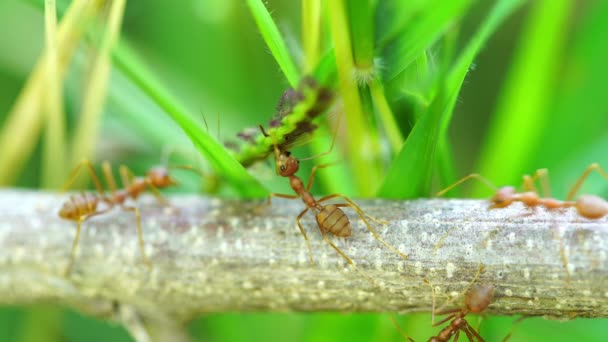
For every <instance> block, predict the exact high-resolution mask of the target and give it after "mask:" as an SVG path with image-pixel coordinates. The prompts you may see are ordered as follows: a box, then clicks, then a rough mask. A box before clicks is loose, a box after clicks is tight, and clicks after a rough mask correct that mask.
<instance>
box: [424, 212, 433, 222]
mask: <svg viewBox="0 0 608 342" xmlns="http://www.w3.org/2000/svg"><path fill="white" fill-rule="evenodd" d="M432 219H433V214H431V213H426V214H424V215H422V221H426V222H429V221H431V220H432Z"/></svg>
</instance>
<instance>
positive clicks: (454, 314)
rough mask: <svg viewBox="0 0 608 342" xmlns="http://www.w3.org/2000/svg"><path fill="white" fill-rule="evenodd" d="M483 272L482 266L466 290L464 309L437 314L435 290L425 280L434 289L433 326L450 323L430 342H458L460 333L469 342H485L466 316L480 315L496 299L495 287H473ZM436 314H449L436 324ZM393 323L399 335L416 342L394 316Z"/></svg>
mask: <svg viewBox="0 0 608 342" xmlns="http://www.w3.org/2000/svg"><path fill="white" fill-rule="evenodd" d="M483 271H484V267H483V265H482V266H480V267H479V270H478V271H477V274H476V275H475V277H474V278H473V280H472V281H471V283H469V285H468V286H467V288H466V289H465V292H464V293H465V297H464V307H463V308H455V309H448V310H440V311H439V312H437V313H436V312H435V288H434V287H433V285H432V284H431V283H430V281H428V280H427V279H424V281H425V283H427V284H428V285H429V286H431V289H432V295H433V307H432V311H431V312H432V318H431V321H432V323H431V324H432V326H433V327H436V326H439V325H441V324H443V323H446V322H448V321H450V324H449V325H448V326H446V327H445V328H443V329H441V331H440V332H439V333H438V334H437V335H435V336H432V337H431V338H429V340H428V341H429V342H447V341H449V340H451V339H452V338H454V342H455V341H458V338H459V337H460V332H464V333H465V335H466V336H467V338H468V340H469V341H475V340H477V341H479V342H484V341H485V340H484V339H483V338H482V337H481V335H479V333H478V332H477V331H475V329H473V327H472V326H471V325H470V324H469V322H467V320H466V319H465V316H466V315H468V314H469V313H475V314H478V313H481V312H483V311H484V310H485V309H486V308H487V307H488V306H489V305H490V304H491V303H492V300H493V299H494V286H493V285H482V284H480V285H473V284H474V283H475V281H477V278H478V277H479V275H480V274H481V273H482V272H483ZM435 314H439V315H444V314H448V316H447V317H445V318H444V319H442V320H441V321H439V322H436V323H435ZM391 321H392V322H393V325H394V326H395V327H396V328H397V330H398V331H399V333H400V334H401V335H402V336H403V337H404V338H405V339H407V340H408V341H410V342H414V340H413V339H412V338H411V337H409V336H407V335H406V334H405V333H404V332H403V331H402V330H401V328H400V327H399V325H398V324H397V322H396V321H395V319H394V317H392V316H391Z"/></svg>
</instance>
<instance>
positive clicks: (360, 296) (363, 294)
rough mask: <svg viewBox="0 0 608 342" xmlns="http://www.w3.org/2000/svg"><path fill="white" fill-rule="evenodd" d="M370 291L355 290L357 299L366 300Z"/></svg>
mask: <svg viewBox="0 0 608 342" xmlns="http://www.w3.org/2000/svg"><path fill="white" fill-rule="evenodd" d="M369 296H370V293H369V292H366V291H357V299H358V300H359V301H363V300H366V299H367V298H369Z"/></svg>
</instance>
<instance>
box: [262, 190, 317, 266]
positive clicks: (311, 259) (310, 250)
mask: <svg viewBox="0 0 608 342" xmlns="http://www.w3.org/2000/svg"><path fill="white" fill-rule="evenodd" d="M268 199H270V197H268ZM309 209H310V208H306V209H304V210H303V211H302V212H301V213H300V214H299V215H298V217H296V223H297V224H298V228H300V233H302V236H304V240H306V247H308V256H309V257H310V264H311V265H314V264H315V260H314V258H313V256H312V248H310V241H308V236H306V231H305V230H304V227H302V222H300V220H301V219H302V217H303V216H304V215H305V214H306V213H307V212H308V210H309Z"/></svg>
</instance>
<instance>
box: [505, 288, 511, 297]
mask: <svg viewBox="0 0 608 342" xmlns="http://www.w3.org/2000/svg"><path fill="white" fill-rule="evenodd" d="M505 296H507V297H511V296H513V291H511V289H506V290H505Z"/></svg>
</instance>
